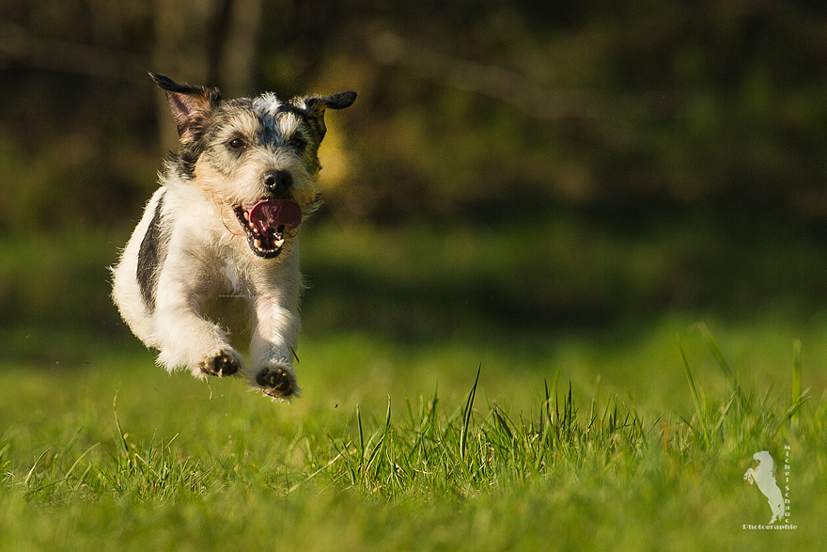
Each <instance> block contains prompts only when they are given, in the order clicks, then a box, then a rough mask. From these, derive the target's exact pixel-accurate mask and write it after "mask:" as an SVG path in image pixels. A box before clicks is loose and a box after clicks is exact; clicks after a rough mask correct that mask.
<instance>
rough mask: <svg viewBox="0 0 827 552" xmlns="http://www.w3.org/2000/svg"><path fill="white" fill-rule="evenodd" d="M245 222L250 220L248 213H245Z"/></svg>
mask: <svg viewBox="0 0 827 552" xmlns="http://www.w3.org/2000/svg"><path fill="white" fill-rule="evenodd" d="M244 220H250V213H248V212H247V211H244ZM251 226H252V224H251Z"/></svg>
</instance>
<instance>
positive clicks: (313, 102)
mask: <svg viewBox="0 0 827 552" xmlns="http://www.w3.org/2000/svg"><path fill="white" fill-rule="evenodd" d="M355 101H356V92H353V91H352V90H350V91H348V92H339V93H338V94H331V95H330V96H310V97H309V98H305V100H304V105H305V111H306V112H307V121H308V123H310V126H311V128H313V130H314V131H316V133H317V135H318V137H319V141H318V142H319V143H321V142H322V138H324V135H325V133H326V132H327V127H326V126H325V124H324V112H325V109H328V108H330V109H344V108H346V107H350V106H351V105H352V104H353V102H355Z"/></svg>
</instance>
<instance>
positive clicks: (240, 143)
mask: <svg viewBox="0 0 827 552" xmlns="http://www.w3.org/2000/svg"><path fill="white" fill-rule="evenodd" d="M227 145H228V146H230V149H234V150H238V149H241V148H243V147H244V146H246V145H247V144H245V143H244V140H242V139H241V138H233V139H232V140H230V141H229V142H228V143H227Z"/></svg>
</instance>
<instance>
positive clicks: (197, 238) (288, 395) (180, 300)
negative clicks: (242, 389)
mask: <svg viewBox="0 0 827 552" xmlns="http://www.w3.org/2000/svg"><path fill="white" fill-rule="evenodd" d="M150 76H151V77H152V79H153V80H154V81H155V83H156V84H157V85H158V86H159V87H160V88H161V89H162V90H164V92H165V93H166V97H167V100H168V102H169V107H170V110H171V111H172V116H173V118H174V119H175V123H176V125H177V127H178V134H179V137H180V149H179V151H178V152H177V153H171V154H170V155H169V157H168V159H167V161H166V162H165V166H164V170H163V172H162V173H161V174H160V175H159V181H160V187H159V188H158V190H157V191H156V192H155V193H154V194H153V195H152V197H151V199H150V200H149V202H148V204H147V205H146V208H145V210H144V214H143V217H142V218H141V220H140V222H139V223H138V225H137V227H136V228H135V231H134V233H133V234H132V237H131V238H130V239H129V242H128V243H127V245H126V247H125V248H124V250H123V252H122V254H121V257H120V260H119V262H118V263H117V265H116V266H115V267H114V268H112V275H113V278H112V297H113V299H114V302H115V304H116V306H117V307H118V309H119V311H120V313H121V316H122V317H123V319H124V320H125V321H126V323H127V325H128V326H129V328H130V329H131V330H132V332H133V333H134V334H135V335H136V336H137V337H138V338H139V339H140V340H141V341H142V342H143V343H144V344H145V345H146V346H147V347H150V348H154V349H157V350H158V351H159V354H158V363H159V364H160V365H162V366H164V367H165V368H166V369H167V370H169V371H173V370H176V369H187V370H189V371H190V372H191V373H192V375H193V376H195V377H196V378H205V377H206V376H218V377H222V376H229V375H232V374H236V373H245V372H246V373H247V374H248V377H249V379H250V383H251V385H252V386H253V387H255V388H258V389H260V390H261V391H262V392H264V393H265V394H267V395H269V396H271V397H273V398H275V399H281V400H290V399H292V397H295V396H298V394H299V392H300V389H299V387H298V385H297V382H296V375H295V371H294V368H293V359H294V357H295V348H296V342H297V338H298V333H299V326H300V321H299V310H298V309H299V300H300V295H301V293H302V290H303V284H302V276H301V273H300V271H299V230H300V227H301V224H302V221H303V219H304V218H305V217H306V216H307V215H308V214H309V213H311V212H312V211H313V209H314V208H315V207H316V206H317V205H318V202H319V195H320V193H319V185H318V174H319V171H320V170H321V165H320V163H319V158H318V149H319V145H320V144H321V142H322V139H323V138H324V136H325V132H326V127H325V123H324V114H325V110H326V109H344V108H346V107H349V106H350V105H351V104H352V103H353V102H354V101H355V100H356V93H355V92H352V91H348V92H340V93H338V94H333V95H329V96H319V95H311V96H304V97H298V98H294V99H292V100H290V101H287V102H281V101H279V100H278V99H277V98H276V96H275V95H274V94H272V93H269V92H268V93H264V94H262V95H260V96H258V97H255V98H238V99H224V98H223V97H222V95H221V93H220V91H219V90H218V89H215V88H206V87H202V86H191V85H188V84H179V83H176V82H175V81H173V80H172V79H170V78H169V77H166V76H164V75H160V74H154V73H150ZM244 327H246V328H247V329H246V332H247V334H248V335H247V338H248V339H249V349H248V350H249V359H250V360H249V366H250V370H249V371H248V370H246V369H245V363H244V360H243V358H242V355H241V354H240V353H239V352H238V349H237V347H240V344H239V341H241V340H240V336H242V335H244V333H245V332H244V331H243V330H242V331H237V330H238V329H240V328H244ZM231 337H232V338H233V342H232V343H231V341H230V338H231ZM247 338H245V339H244V341H245V342H246V339H247Z"/></svg>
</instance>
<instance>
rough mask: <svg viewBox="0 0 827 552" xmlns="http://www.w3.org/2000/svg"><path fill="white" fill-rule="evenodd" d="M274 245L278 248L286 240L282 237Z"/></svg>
mask: <svg viewBox="0 0 827 552" xmlns="http://www.w3.org/2000/svg"><path fill="white" fill-rule="evenodd" d="M274 245H275V246H276V249H278V248H279V247H281V246H282V245H284V240H283V239H281V240H279V241H277V242H276V243H275V244H274Z"/></svg>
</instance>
